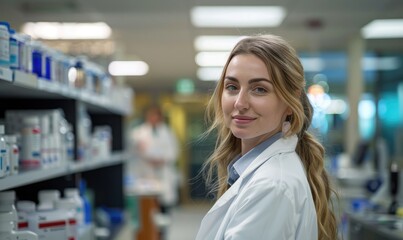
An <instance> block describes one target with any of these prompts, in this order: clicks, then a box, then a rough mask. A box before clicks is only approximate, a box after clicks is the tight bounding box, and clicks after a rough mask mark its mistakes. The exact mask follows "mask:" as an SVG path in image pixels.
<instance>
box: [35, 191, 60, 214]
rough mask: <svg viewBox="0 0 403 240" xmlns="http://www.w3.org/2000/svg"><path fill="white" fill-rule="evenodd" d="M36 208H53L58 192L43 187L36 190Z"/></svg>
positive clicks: (58, 197)
mask: <svg viewBox="0 0 403 240" xmlns="http://www.w3.org/2000/svg"><path fill="white" fill-rule="evenodd" d="M38 200H39V204H38V210H51V209H55V202H57V201H59V200H60V192H59V190H56V189H44V190H40V191H39V192H38Z"/></svg>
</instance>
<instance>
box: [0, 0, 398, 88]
mask: <svg viewBox="0 0 403 240" xmlns="http://www.w3.org/2000/svg"><path fill="white" fill-rule="evenodd" d="M229 4H230V5H245V4H248V5H257V6H263V5H278V6H284V7H285V8H286V11H287V16H286V18H285V20H284V21H283V23H282V24H281V26H280V27H275V28H258V29H251V28H230V29H223V28H222V29H209V28H195V27H193V26H192V24H191V21H190V9H191V8H192V7H193V6H196V5H199V6H207V5H217V6H225V5H229ZM0 16H1V17H0V18H1V19H0V20H3V21H8V22H10V23H11V25H12V26H13V27H14V28H15V29H17V30H18V29H19V27H20V26H21V24H22V23H24V22H27V21H31V22H32V21H64V22H69V21H72V22H79V21H84V22H89V21H104V22H106V23H107V24H109V25H110V26H111V27H112V30H113V36H112V40H113V41H114V42H115V46H116V54H115V55H114V58H119V59H117V60H129V59H131V60H143V61H145V62H147V63H148V64H149V66H150V71H149V73H148V74H147V75H145V76H142V77H128V78H126V79H125V81H126V83H127V84H128V85H130V86H132V87H133V88H134V90H135V91H137V92H143V91H147V92H154V93H155V92H165V91H173V90H174V89H175V83H176V82H177V80H178V79H181V78H190V79H192V80H193V81H194V83H195V87H196V90H197V91H200V92H203V91H206V90H209V89H211V88H212V85H214V83H212V82H203V81H200V80H198V79H197V76H196V71H197V65H196V63H195V61H194V57H195V54H196V51H195V49H194V47H193V40H194V38H195V37H196V36H198V35H213V34H214V35H227V34H228V35H248V34H258V33H272V34H279V35H281V36H283V37H284V38H286V39H287V40H288V41H289V42H291V44H292V45H293V46H294V47H295V48H296V49H297V50H299V51H308V52H311V51H313V52H316V51H340V50H342V51H344V50H346V49H347V46H348V43H349V41H350V39H352V38H353V37H354V36H357V34H359V33H360V28H361V27H362V26H364V25H365V24H367V23H368V22H370V21H371V20H373V19H379V18H403V1H402V0H382V1H379V0H353V1H351V0H336V1H326V0H272V1H263V0H249V1H247V2H246V1H241V0H234V1H228V0H205V1H201V0H199V1H196V0H144V1H139V0H80V1H79V0H30V1H29V0H1V2H0ZM236 17H237V16H234V18H236ZM366 47H367V48H368V49H371V50H377V51H383V50H394V51H401V52H403V41H402V39H394V40H369V41H367V42H366Z"/></svg>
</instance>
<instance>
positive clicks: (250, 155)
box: [227, 132, 282, 185]
mask: <svg viewBox="0 0 403 240" xmlns="http://www.w3.org/2000/svg"><path fill="white" fill-rule="evenodd" d="M281 137H282V133H281V132H278V133H276V134H274V135H273V136H271V137H269V138H268V139H266V140H264V141H263V142H261V143H260V144H259V145H257V146H256V147H254V148H252V149H251V150H250V151H249V152H247V153H246V154H245V155H243V156H241V155H238V156H236V157H235V158H234V160H232V161H231V163H230V164H229V165H228V167H227V171H228V184H229V185H232V184H233V183H234V182H235V181H236V180H237V179H238V178H239V176H240V175H242V173H243V172H244V171H245V170H246V169H247V168H248V166H249V165H250V164H251V163H252V162H253V160H254V159H255V158H256V157H257V156H259V154H260V153H262V152H263V151H264V150H265V149H266V148H268V147H269V146H270V145H272V144H273V143H274V142H275V141H277V140H278V139H280V138H281Z"/></svg>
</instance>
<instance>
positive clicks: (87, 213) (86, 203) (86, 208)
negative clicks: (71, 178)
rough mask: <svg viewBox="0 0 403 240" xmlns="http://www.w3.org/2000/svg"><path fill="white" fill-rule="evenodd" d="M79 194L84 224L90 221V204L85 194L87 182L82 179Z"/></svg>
mask: <svg viewBox="0 0 403 240" xmlns="http://www.w3.org/2000/svg"><path fill="white" fill-rule="evenodd" d="M80 196H81V198H82V199H83V203H84V224H90V223H91V222H92V206H91V203H90V200H89V198H88V196H87V182H86V181H85V180H83V179H81V181H80Z"/></svg>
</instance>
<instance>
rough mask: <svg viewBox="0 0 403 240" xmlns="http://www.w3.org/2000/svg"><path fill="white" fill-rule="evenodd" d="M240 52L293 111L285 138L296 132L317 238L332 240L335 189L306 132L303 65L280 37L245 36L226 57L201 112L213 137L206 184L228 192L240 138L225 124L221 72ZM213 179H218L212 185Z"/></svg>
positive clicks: (308, 115) (309, 116)
mask: <svg viewBox="0 0 403 240" xmlns="http://www.w3.org/2000/svg"><path fill="white" fill-rule="evenodd" d="M240 54H253V55H255V56H257V57H258V58H259V59H261V60H262V61H263V62H264V63H265V64H266V66H267V69H268V72H269V75H270V79H271V80H272V81H273V85H274V89H275V91H276V94H277V95H278V97H279V98H280V99H282V100H283V101H284V102H285V103H286V104H288V106H289V107H290V108H291V109H292V112H293V113H292V115H291V118H290V124H291V127H290V129H289V131H288V132H287V133H286V136H290V135H294V134H296V135H297V136H298V139H299V140H298V144H297V148H296V152H297V154H298V155H299V156H300V158H301V160H302V162H303V165H304V167H305V170H306V172H307V178H308V182H309V185H310V188H311V192H312V196H313V200H314V203H315V208H316V214H317V220H318V230H319V239H320V240H328V239H329V240H333V239H337V223H336V218H335V215H334V213H333V211H332V209H331V206H332V205H331V193H332V192H334V190H333V189H332V188H331V187H330V183H329V179H328V176H327V173H326V171H325V169H324V164H323V162H324V155H325V150H324V148H323V146H322V145H321V144H320V143H319V142H318V141H317V140H316V139H315V137H314V136H313V135H312V134H311V133H309V132H308V128H309V126H310V125H311V121H312V115H313V109H312V106H311V104H310V102H309V100H308V97H307V95H306V92H305V79H304V71H303V67H302V64H301V62H300V60H299V58H298V55H297V53H296V51H295V50H294V48H293V47H291V46H290V45H289V44H288V43H287V42H286V41H285V40H283V39H282V38H281V37H278V36H274V35H262V36H253V37H248V38H245V39H242V40H241V41H240V42H239V43H238V44H237V45H236V46H235V47H234V49H233V50H232V52H231V53H230V56H229V58H228V60H227V62H226V64H225V66H224V69H223V72H222V75H221V77H220V79H219V81H218V84H217V86H216V88H215V90H214V92H213V95H212V97H211V99H210V101H209V103H208V105H207V109H206V118H207V121H208V122H209V123H211V125H210V127H209V129H208V131H207V133H212V132H215V133H217V141H216V148H215V151H214V152H213V153H212V155H211V156H210V157H209V159H208V161H207V162H206V164H205V165H204V169H205V170H207V173H208V174H207V183H214V182H215V185H214V187H213V189H214V191H216V192H217V194H218V196H221V195H222V194H223V193H224V192H225V191H226V190H227V189H228V185H227V177H228V173H227V166H228V165H229V163H230V162H231V161H232V160H233V159H234V157H235V156H236V155H238V154H239V153H240V152H241V142H240V139H238V138H236V137H235V136H234V135H232V133H231V131H230V130H229V128H227V127H226V126H225V125H224V120H223V112H222V107H221V96H222V92H223V81H224V76H225V72H226V70H227V67H228V64H229V62H230V61H231V59H232V58H233V57H234V56H236V55H240ZM215 178H216V179H217V181H214V179H215Z"/></svg>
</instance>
